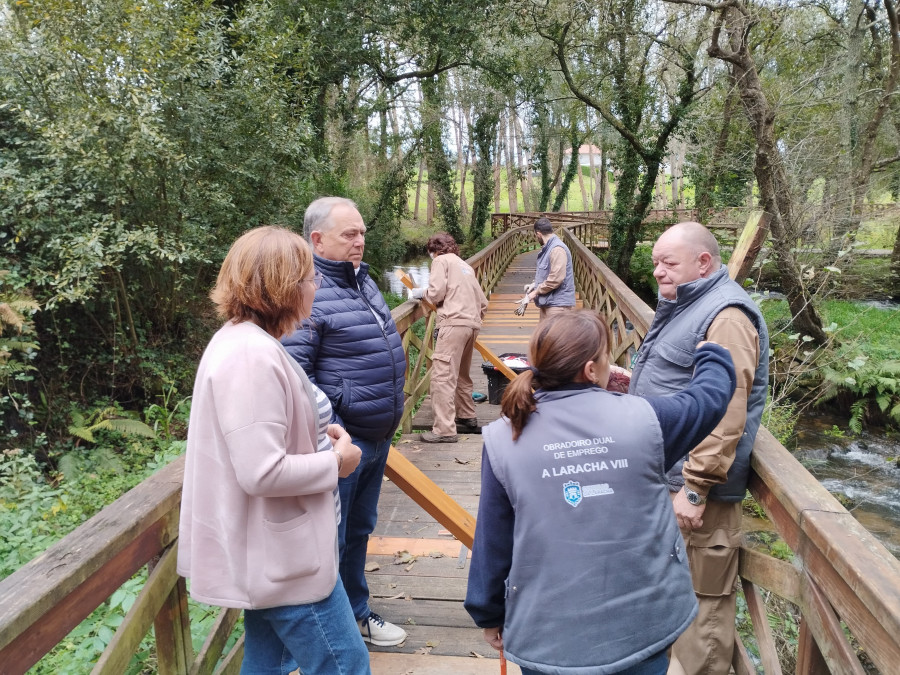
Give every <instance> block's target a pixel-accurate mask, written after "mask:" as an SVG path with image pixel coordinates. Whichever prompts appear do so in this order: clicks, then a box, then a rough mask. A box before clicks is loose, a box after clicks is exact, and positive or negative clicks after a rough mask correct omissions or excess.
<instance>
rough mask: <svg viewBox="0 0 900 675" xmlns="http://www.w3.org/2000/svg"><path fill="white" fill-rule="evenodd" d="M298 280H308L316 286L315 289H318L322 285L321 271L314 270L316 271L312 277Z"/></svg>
mask: <svg viewBox="0 0 900 675" xmlns="http://www.w3.org/2000/svg"><path fill="white" fill-rule="evenodd" d="M300 281H309V282H310V283H312V285H313V286H314V287H315V288H316V290H318V289H319V288H321V286H322V273H321V272H320V271H319V270H316V273H315V274H314V275H313V278H312V279H301V280H300Z"/></svg>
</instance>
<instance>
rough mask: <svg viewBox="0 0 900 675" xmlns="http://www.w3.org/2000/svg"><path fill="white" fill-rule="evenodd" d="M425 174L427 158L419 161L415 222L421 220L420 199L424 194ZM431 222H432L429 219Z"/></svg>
mask: <svg viewBox="0 0 900 675" xmlns="http://www.w3.org/2000/svg"><path fill="white" fill-rule="evenodd" d="M424 173H425V158H424V157H422V159H420V160H419V175H418V177H417V178H416V203H415V206H414V207H413V220H418V219H419V197H420V196H421V194H422V174H424ZM429 222H431V220H430V218H429Z"/></svg>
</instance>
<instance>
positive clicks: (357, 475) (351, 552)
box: [338, 436, 391, 632]
mask: <svg viewBox="0 0 900 675" xmlns="http://www.w3.org/2000/svg"><path fill="white" fill-rule="evenodd" d="M353 444H354V445H358V446H359V448H360V450H362V458H361V459H360V461H359V466H358V467H356V470H355V471H354V472H353V473H351V474H350V475H349V476H347V477H346V478H341V479H339V480H338V491H339V492H340V494H341V522H340V524H339V525H338V551H339V555H340V561H341V562H340V571H341V580H342V581H343V582H344V588H345V589H346V590H347V597H348V598H349V599H350V607H352V608H353V616H355V617H356V619H357V620H359V619H365V618H366V617H368V616H369V584H368V583H366V573H365V569H366V549H367V547H368V545H369V535H370V534H372V530H374V529H375V523H376V522H377V520H378V497H379V496H380V495H381V481H382V479H383V477H384V465H385V464H386V463H387V456H388V451H389V450H390V449H391V439H390V438H388V439H386V440H383V441H369V440H366V439H364V438H357V437H356V436H354V437H353ZM357 632H359V631H358V630H357Z"/></svg>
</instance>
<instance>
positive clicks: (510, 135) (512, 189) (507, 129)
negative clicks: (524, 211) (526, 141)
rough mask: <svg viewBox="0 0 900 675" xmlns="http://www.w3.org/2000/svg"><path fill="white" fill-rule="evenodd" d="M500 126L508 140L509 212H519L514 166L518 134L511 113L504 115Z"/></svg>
mask: <svg viewBox="0 0 900 675" xmlns="http://www.w3.org/2000/svg"><path fill="white" fill-rule="evenodd" d="M500 128H501V129H502V130H503V140H504V141H505V142H506V155H505V159H506V191H507V192H508V193H509V212H510V213H518V212H519V195H518V191H517V189H516V170H515V167H514V166H513V145H514V144H515V138H516V135H515V133H514V132H513V128H512V119H510V117H509V115H504V116H503V118H502V121H501V122H500Z"/></svg>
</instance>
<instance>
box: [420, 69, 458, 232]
mask: <svg viewBox="0 0 900 675" xmlns="http://www.w3.org/2000/svg"><path fill="white" fill-rule="evenodd" d="M420 82H421V87H422V98H423V106H422V140H423V145H424V149H425V161H426V162H427V164H428V185H429V186H430V187H431V188H432V189H433V190H434V196H435V199H436V202H437V208H438V210H439V212H440V214H441V220H442V221H443V222H442V225H443V227H444V229H445V230H446V231H447V233H448V234H449V235H450V236H451V237H453V238H454V239H455V240H456V241H463V239H464V236H465V235H464V234H463V231H462V227H461V226H460V224H459V206H458V199H457V197H456V194H455V192H456V189H455V188H456V186H455V185H454V180H453V170H452V169H451V167H450V160H449V159H447V151H446V149H445V148H444V144H443V140H442V137H443V134H442V130H443V118H442V117H441V109H442V107H443V101H442V98H443V97H442V95H441V82H440V80H439V79H438V78H436V77H435V78H423V79H422V80H420Z"/></svg>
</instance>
